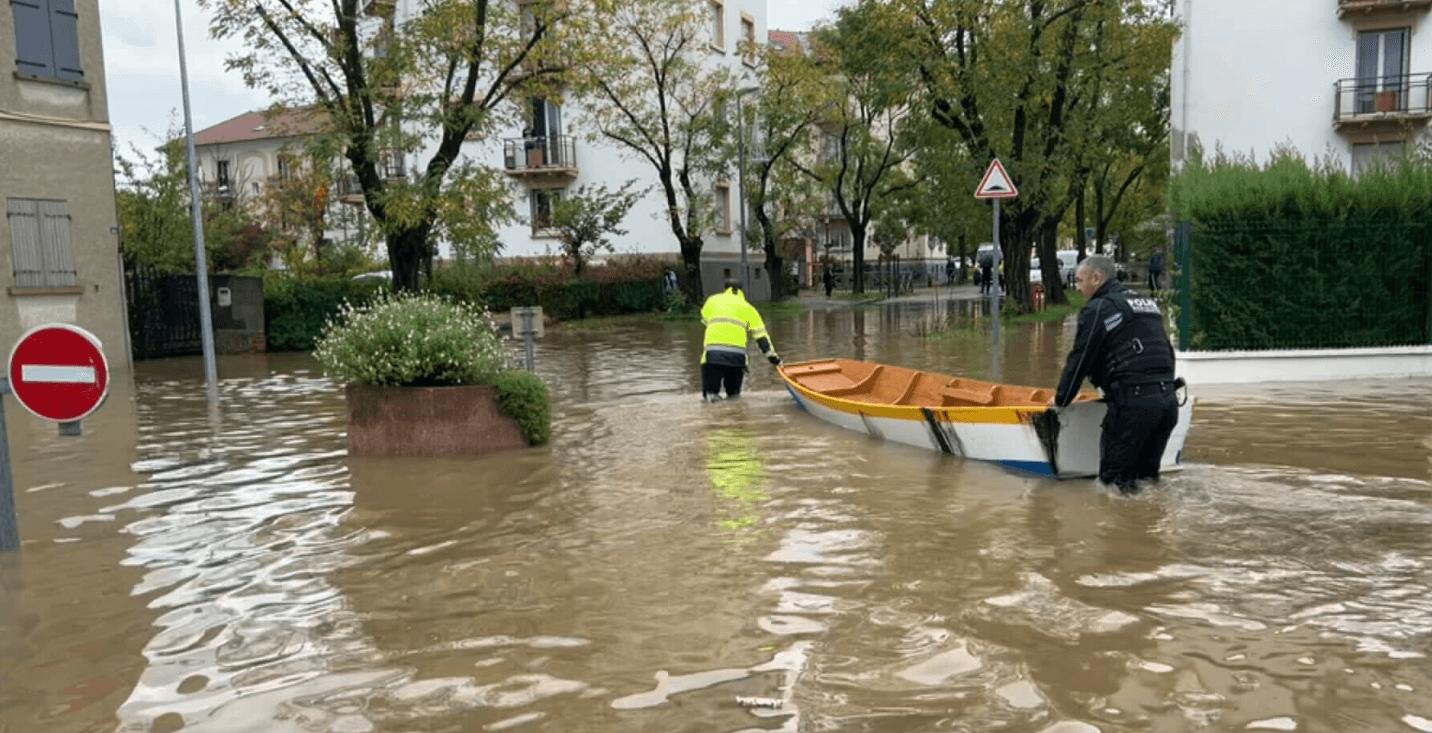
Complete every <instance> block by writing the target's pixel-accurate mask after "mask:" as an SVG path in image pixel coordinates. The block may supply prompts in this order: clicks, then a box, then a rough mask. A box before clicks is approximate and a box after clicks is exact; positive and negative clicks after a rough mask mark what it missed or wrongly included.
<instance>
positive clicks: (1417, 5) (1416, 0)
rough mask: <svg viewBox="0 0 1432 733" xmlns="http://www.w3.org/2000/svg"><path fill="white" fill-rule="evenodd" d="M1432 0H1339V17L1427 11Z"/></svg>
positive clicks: (1406, 13) (1386, 15) (1408, 13)
mask: <svg viewBox="0 0 1432 733" xmlns="http://www.w3.org/2000/svg"><path fill="white" fill-rule="evenodd" d="M1428 7H1432V0H1338V18H1340V19H1343V20H1347V19H1357V18H1371V17H1378V18H1380V17H1388V16H1397V15H1411V14H1412V13H1425V12H1427V8H1428Z"/></svg>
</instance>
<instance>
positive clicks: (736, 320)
mask: <svg viewBox="0 0 1432 733" xmlns="http://www.w3.org/2000/svg"><path fill="white" fill-rule="evenodd" d="M701 322H702V323H704V324H706V340H705V347H706V350H705V351H704V352H703V353H702V355H701V396H702V397H703V398H705V399H707V400H710V401H713V402H714V401H716V400H719V399H721V387H722V386H723V385H724V386H725V388H726V397H727V398H731V397H736V396H738V395H740V394H741V379H742V377H744V376H745V374H746V361H747V356H746V342H747V339H755V340H756V345H757V346H759V347H761V353H763V354H765V355H766V360H767V361H769V362H771V364H772V365H775V366H779V365H780V363H781V357H779V356H777V355H776V350H775V348H774V347H773V346H771V338H770V337H769V336H767V335H766V324H765V323H763V322H762V321H761V314H760V313H757V312H756V309H755V308H754V307H752V306H751V304H750V303H748V302H746V296H745V294H744V293H743V292H741V283H740V282H738V281H736V280H734V279H727V280H726V289H725V290H722V291H721V292H719V293H716V294H715V295H712V296H711V297H709V298H707V299H706V303H705V305H702V306H701Z"/></svg>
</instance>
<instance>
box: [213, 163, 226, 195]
mask: <svg viewBox="0 0 1432 733" xmlns="http://www.w3.org/2000/svg"><path fill="white" fill-rule="evenodd" d="M214 179H215V180H216V181H217V182H218V184H219V190H220V191H223V190H224V189H227V188H228V187H229V161H227V160H221V161H218V162H217V163H216V164H215V171H214Z"/></svg>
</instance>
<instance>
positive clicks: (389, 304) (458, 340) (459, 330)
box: [313, 293, 508, 386]
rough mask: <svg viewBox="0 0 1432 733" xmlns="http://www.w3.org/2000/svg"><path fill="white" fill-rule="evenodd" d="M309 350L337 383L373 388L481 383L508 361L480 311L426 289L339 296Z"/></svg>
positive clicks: (494, 330) (488, 320)
mask: <svg viewBox="0 0 1432 733" xmlns="http://www.w3.org/2000/svg"><path fill="white" fill-rule="evenodd" d="M313 355H314V356H315V357H317V358H318V361H319V363H321V364H323V369H324V371H325V372H326V373H327V374H328V376H329V377H331V378H333V379H335V380H337V381H339V382H344V383H349V384H370V385H380V386H441V385H456V384H488V383H491V382H492V379H493V377H495V376H496V375H497V374H498V373H499V372H502V371H504V370H505V369H506V368H507V366H508V353H507V348H506V347H505V346H504V345H503V344H502V341H501V338H500V337H499V336H498V332H497V325H496V324H494V323H493V322H492V318H491V317H490V316H488V315H487V313H486V312H484V311H483V310H482V309H480V308H478V307H475V306H472V305H469V304H466V303H460V302H457V301H454V300H452V299H450V298H445V297H442V296H439V295H434V294H432V293H420V294H412V293H399V294H396V295H391V294H383V295H380V296H378V297H377V298H375V299H374V300H373V301H372V302H370V303H368V304H367V305H363V306H357V307H355V306H353V305H352V304H350V303H347V302H345V303H344V304H343V306H342V307H340V308H339V311H338V313H337V314H336V315H335V316H334V317H333V318H331V319H329V320H328V322H327V323H325V324H324V327H323V336H322V337H321V338H319V340H318V346H317V348H316V349H314V352H313Z"/></svg>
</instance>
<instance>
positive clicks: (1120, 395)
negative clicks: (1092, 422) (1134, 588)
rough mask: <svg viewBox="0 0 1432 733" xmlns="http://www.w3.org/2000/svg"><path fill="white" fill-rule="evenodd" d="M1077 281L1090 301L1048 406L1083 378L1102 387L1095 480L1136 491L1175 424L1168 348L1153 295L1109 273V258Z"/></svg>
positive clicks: (1091, 263)
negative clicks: (1103, 411)
mask: <svg viewBox="0 0 1432 733" xmlns="http://www.w3.org/2000/svg"><path fill="white" fill-rule="evenodd" d="M1075 285H1076V287H1078V289H1079V293H1080V294H1081V295H1083V296H1084V297H1085V298H1086V299H1088V302H1087V303H1086V304H1085V306H1084V309H1083V310H1081V311H1079V331H1078V334H1077V335H1076V336H1075V337H1074V349H1073V350H1072V351H1070V352H1069V359H1068V361H1066V362H1065V364H1064V375H1063V376H1062V377H1060V379H1059V390H1058V391H1057V392H1056V393H1055V397H1054V401H1053V402H1052V403H1051V406H1055V407H1065V406H1067V405H1068V404H1069V403H1070V402H1072V401H1073V400H1074V397H1075V396H1076V395H1078V393H1079V387H1080V385H1082V384H1083V383H1084V378H1085V377H1088V378H1089V381H1090V382H1091V383H1093V385H1094V386H1095V387H1098V388H1100V389H1102V390H1103V391H1104V402H1105V403H1106V404H1107V405H1108V412H1107V414H1106V415H1105V416H1104V426H1103V427H1104V432H1103V435H1102V437H1101V439H1100V443H1099V480H1100V481H1102V482H1104V483H1106V484H1111V485H1113V486H1117V487H1118V488H1119V491H1120V492H1121V493H1123V494H1136V493H1138V491H1139V489H1140V488H1141V487H1140V486H1139V485H1138V484H1136V483H1135V481H1137V480H1140V479H1148V480H1152V481H1157V480H1158V477H1159V463H1160V462H1161V460H1162V458H1163V452H1164V447H1165V446H1166V445H1168V438H1169V434H1171V433H1172V432H1173V429H1174V426H1175V425H1177V424H1178V397H1177V395H1176V394H1175V392H1176V388H1175V385H1174V373H1173V370H1174V365H1173V359H1174V357H1173V346H1172V345H1171V344H1169V340H1168V336H1167V335H1166V334H1164V327H1163V316H1162V314H1160V313H1159V308H1158V303H1156V302H1155V301H1154V299H1153V298H1145V297H1142V296H1140V295H1138V294H1136V293H1134V292H1133V291H1132V290H1129V289H1128V288H1127V287H1125V286H1124V285H1123V284H1122V283H1120V282H1118V281H1117V279H1116V278H1115V270H1114V261H1113V260H1111V259H1109V258H1108V257H1105V256H1103V255H1093V256H1091V257H1088V258H1086V259H1085V260H1084V261H1083V262H1081V263H1080V264H1079V269H1078V272H1077V274H1076V275H1075Z"/></svg>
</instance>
